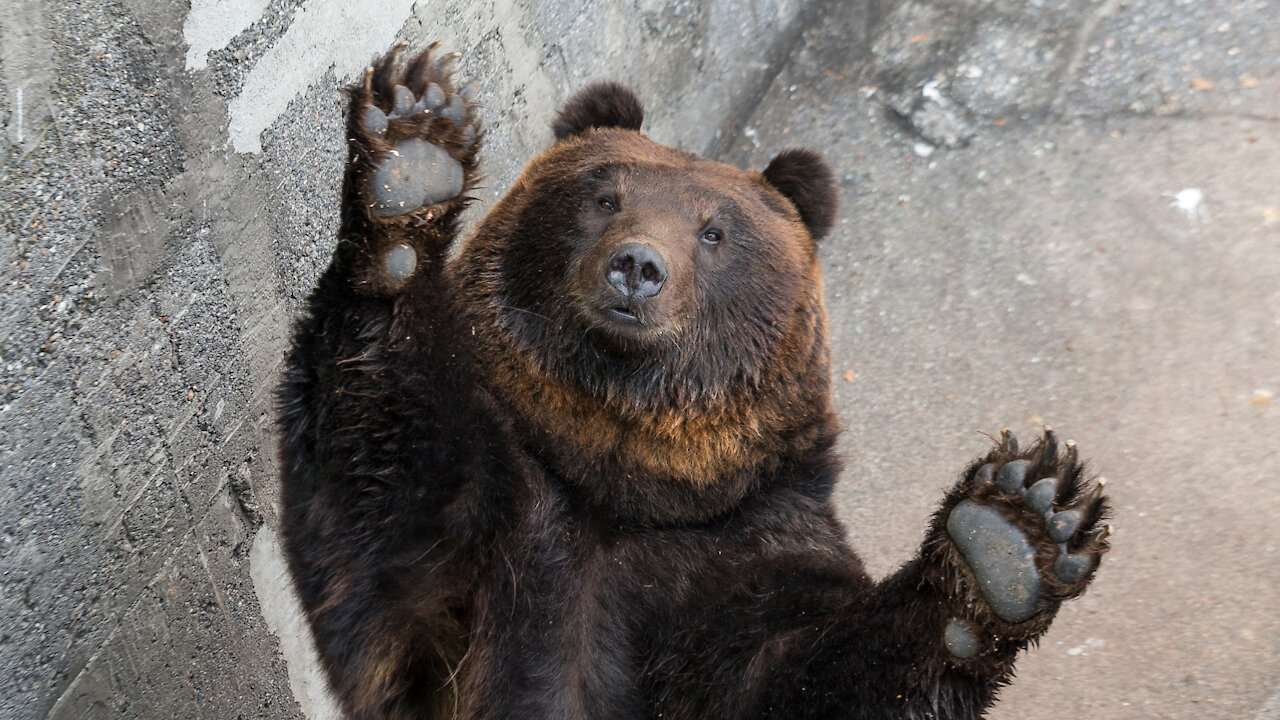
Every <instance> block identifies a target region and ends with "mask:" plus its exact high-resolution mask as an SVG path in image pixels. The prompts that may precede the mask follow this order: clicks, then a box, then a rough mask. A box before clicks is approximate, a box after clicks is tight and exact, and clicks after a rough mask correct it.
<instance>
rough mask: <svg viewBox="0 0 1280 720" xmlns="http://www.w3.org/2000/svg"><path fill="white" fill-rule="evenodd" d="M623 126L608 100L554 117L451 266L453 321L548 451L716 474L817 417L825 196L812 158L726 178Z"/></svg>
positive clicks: (587, 101)
mask: <svg viewBox="0 0 1280 720" xmlns="http://www.w3.org/2000/svg"><path fill="white" fill-rule="evenodd" d="M640 117H641V115H640V111H639V103H638V101H635V100H634V96H633V95H631V94H630V91H627V90H625V89H623V88H620V87H619V86H615V85H597V86H592V87H589V88H587V89H586V90H584V91H583V92H582V93H579V95H577V96H575V97H574V98H572V99H570V101H569V102H568V103H567V104H566V105H565V107H564V108H562V110H561V113H560V117H559V118H558V120H557V122H556V125H555V130H556V135H557V137H558V138H559V139H558V141H557V142H556V143H555V144H554V145H553V146H552V147H551V148H549V149H548V150H547V151H546V152H544V153H543V154H542V155H540V156H539V157H538V158H536V159H535V160H534V161H533V162H531V163H530V164H529V166H528V167H527V168H526V169H525V171H524V173H523V175H522V176H521V177H520V179H519V180H518V181H517V182H516V184H515V185H514V186H513V187H512V189H511V191H510V192H509V193H508V194H507V195H506V196H505V197H504V198H503V199H502V200H501V201H500V202H499V203H498V204H497V205H496V206H495V207H494V208H493V210H492V211H491V212H490V213H489V215H488V217H486V218H485V220H484V222H483V223H482V224H481V226H480V227H479V229H478V230H477V232H476V235H475V236H474V237H473V238H472V239H471V240H470V241H469V243H468V244H467V246H466V247H465V249H464V250H463V253H462V256H461V257H460V260H459V264H458V268H459V279H460V282H461V287H462V292H463V295H464V305H465V306H466V307H467V308H468V309H469V311H470V312H471V313H472V314H473V318H475V319H476V321H477V335H478V336H480V342H481V345H482V346H483V347H484V351H483V352H484V353H485V355H486V356H487V357H488V360H486V362H488V363H491V364H490V373H491V380H492V384H493V386H494V387H495V389H497V390H498V392H499V395H501V396H503V398H504V399H505V400H507V401H509V402H511V403H513V404H514V405H516V406H517V407H521V408H523V409H524V412H523V413H522V414H524V415H526V416H528V417H529V419H531V420H533V422H534V423H535V424H542V425H545V428H544V429H547V430H548V431H549V432H553V433H555V434H558V435H560V436H564V435H565V434H569V435H573V437H572V438H571V439H570V441H569V442H567V443H561V444H562V445H568V446H571V447H578V448H580V449H582V450H583V455H584V456H585V457H599V456H600V455H609V456H612V457H614V458H617V457H620V456H626V457H628V458H630V459H631V460H634V461H636V462H637V463H638V464H639V468H640V469H642V470H649V471H655V472H657V473H658V474H660V475H676V476H690V475H693V474H697V473H704V474H707V473H710V474H715V469H716V468H719V467H721V466H722V465H725V464H727V465H732V466H735V467H737V466H741V465H742V464H743V463H745V462H750V458H748V457H747V456H748V455H755V454H756V453H755V452H749V451H754V450H762V445H764V444H767V443H761V442H760V440H759V439H760V438H762V437H763V438H768V437H769V436H770V435H771V434H773V433H774V431H775V430H777V429H778V428H780V427H782V426H788V427H795V426H796V425H803V424H804V423H805V422H806V420H805V419H804V418H802V417H800V415H802V414H804V413H807V412H809V411H810V410H812V411H813V412H814V413H816V414H817V415H822V414H823V413H824V412H826V411H827V400H826V399H825V389H826V387H827V383H828V378H827V377H826V375H827V372H828V371H827V363H826V340H825V315H824V311H823V308H822V300H821V276H820V273H819V270H818V261H817V252H816V239H817V238H819V237H821V236H822V235H823V234H825V233H826V232H827V230H828V229H829V228H830V225H831V222H832V218H833V217H834V212H835V202H836V200H835V198H836V192H835V185H834V181H833V179H832V174H831V171H830V169H829V168H828V167H827V166H826V164H825V163H824V162H823V161H822V160H821V158H819V157H818V156H817V155H816V154H814V153H811V152H809V151H791V152H789V153H784V154H783V155H780V156H779V157H778V159H777V160H775V161H774V162H773V163H771V164H770V166H769V168H767V169H766V170H765V171H764V172H763V173H761V172H753V171H743V170H739V169H737V168H734V167H731V166H728V165H725V164H723V163H719V162H715V161H712V160H708V159H706V158H702V157H699V156H697V155H694V154H692V153H687V152H683V151H680V150H677V149H674V148H671V147H667V146H665V145H661V144H659V143H655V142H653V141H652V140H649V139H648V138H647V137H645V136H644V135H642V134H641V133H640V132H638V127H639V123H640ZM484 359H485V358H482V360H484ZM798 386H804V387H803V388H800V387H798ZM814 389H817V390H818V391H819V392H817V393H813V392H811V391H812V390H814ZM811 395H812V397H811ZM802 396H803V401H804V402H807V403H808V404H809V405H811V406H812V407H811V408H800V407H798V406H797V407H794V408H793V409H792V410H785V409H783V408H781V407H778V408H775V407H773V406H774V404H775V403H777V404H779V405H781V406H786V405H788V404H790V405H793V406H795V404H796V403H797V402H799V401H800V400H801V399H802ZM751 438H755V439H756V440H755V441H753V440H751ZM561 439H562V440H563V437H561ZM752 445H754V446H755V447H748V446H752ZM624 464H626V463H624Z"/></svg>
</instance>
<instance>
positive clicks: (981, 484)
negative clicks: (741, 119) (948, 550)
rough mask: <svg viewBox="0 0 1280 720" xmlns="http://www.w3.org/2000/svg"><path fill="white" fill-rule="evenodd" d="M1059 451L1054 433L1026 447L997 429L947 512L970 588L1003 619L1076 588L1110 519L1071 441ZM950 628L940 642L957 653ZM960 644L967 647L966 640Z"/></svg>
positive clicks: (1042, 606)
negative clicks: (994, 442)
mask: <svg viewBox="0 0 1280 720" xmlns="http://www.w3.org/2000/svg"><path fill="white" fill-rule="evenodd" d="M1065 447H1066V451H1065V452H1064V453H1059V450H1058V438H1057V435H1056V434H1055V433H1054V431H1053V430H1051V429H1049V428H1045V434H1044V438H1043V439H1042V440H1041V442H1040V443H1039V444H1037V445H1036V446H1035V447H1032V448H1031V449H1029V450H1028V451H1027V452H1025V453H1019V452H1018V440H1017V438H1016V437H1014V435H1013V433H1012V432H1010V431H1008V430H1003V431H1001V439H1000V444H999V446H998V447H997V448H996V449H994V450H993V451H992V452H991V454H990V455H989V456H988V457H987V458H986V461H985V462H983V463H982V464H981V465H979V466H978V467H977V468H976V469H974V470H973V473H972V475H971V477H970V478H969V479H968V480H966V481H965V482H964V483H962V484H961V486H960V488H959V495H960V497H959V498H958V502H955V504H954V505H953V506H952V507H951V510H950V511H949V513H947V515H946V523H945V527H946V534H947V536H948V537H949V538H950V540H951V543H952V544H953V545H954V547H955V549H956V550H957V551H958V553H959V555H960V556H961V558H962V559H963V565H964V567H965V570H966V571H967V572H966V573H965V574H967V576H968V578H969V580H970V581H971V584H972V587H973V589H974V590H975V591H976V594H977V596H979V597H980V598H981V599H982V600H983V601H984V603H985V605H986V606H987V607H988V608H989V609H990V611H991V613H992V614H994V615H995V616H996V617H997V618H999V619H1000V620H1001V621H1003V622H1005V623H1011V624H1017V623H1023V622H1026V621H1028V620H1031V619H1032V618H1035V617H1036V616H1037V615H1038V614H1040V613H1041V612H1043V611H1045V610H1048V609H1050V608H1051V607H1054V606H1055V604H1056V602H1057V601H1060V600H1062V599H1065V598H1067V597H1070V596H1072V595H1074V594H1077V593H1079V592H1080V591H1081V590H1083V589H1084V587H1085V585H1087V583H1088V581H1089V579H1090V576H1091V575H1092V573H1093V571H1094V569H1096V568H1097V566H1098V560H1099V558H1100V557H1101V555H1102V553H1104V552H1106V550H1107V544H1106V540H1107V538H1108V537H1110V534H1111V528H1110V526H1105V525H1104V526H1101V527H1099V525H1100V523H1101V521H1102V519H1103V518H1104V517H1105V515H1106V510H1107V503H1106V499H1105V497H1104V495H1103V487H1104V483H1103V481H1102V480H1098V481H1097V482H1096V483H1089V482H1088V481H1087V480H1086V479H1085V478H1084V476H1083V468H1081V466H1080V465H1079V464H1078V463H1077V451H1076V445H1075V443H1073V442H1071V441H1067V442H1066V443H1065ZM958 632H959V631H958V630H957V629H956V628H954V627H951V628H949V629H948V631H947V638H946V640H945V644H946V646H947V647H948V649H949V650H950V651H951V652H952V654H953V655H955V656H956V657H958V658H963V657H967V655H964V656H962V655H960V654H957V653H956V649H957V645H964V643H957V633H958ZM964 651H966V652H967V651H968V648H967V647H966V648H965V650H964Z"/></svg>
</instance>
